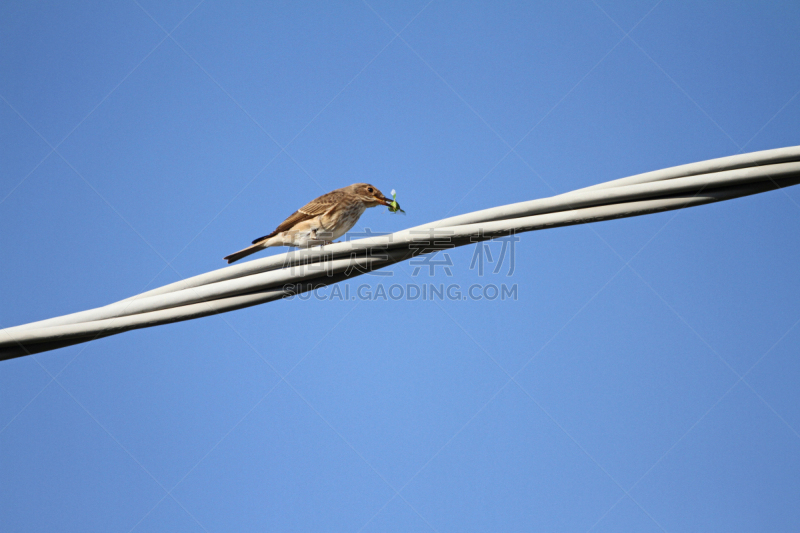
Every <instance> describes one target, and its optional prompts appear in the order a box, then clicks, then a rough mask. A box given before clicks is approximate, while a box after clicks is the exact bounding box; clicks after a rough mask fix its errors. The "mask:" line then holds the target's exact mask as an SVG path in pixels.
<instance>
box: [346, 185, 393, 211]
mask: <svg viewBox="0 0 800 533" xmlns="http://www.w3.org/2000/svg"><path fill="white" fill-rule="evenodd" d="M345 190H346V191H348V192H350V193H351V194H355V195H356V196H358V197H359V199H360V200H361V201H362V202H364V204H365V205H366V206H367V207H375V206H376V205H389V202H390V200H388V199H387V198H386V197H385V196H384V195H383V193H382V192H381V191H379V190H378V188H377V187H375V186H373V185H370V184H369V183H354V184H352V185H350V186H348V187H345Z"/></svg>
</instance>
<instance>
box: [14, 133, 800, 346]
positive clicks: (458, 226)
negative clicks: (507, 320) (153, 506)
mask: <svg viewBox="0 0 800 533" xmlns="http://www.w3.org/2000/svg"><path fill="white" fill-rule="evenodd" d="M797 183H800V146H793V147H788V148H780V149H776V150H767V151H763V152H753V153H749V154H741V155H736V156H731V157H724V158H720V159H712V160H709V161H703V162H699V163H692V164H689V165H681V166H677V167H672V168H667V169H663V170H657V171H654V172H647V173H644V174H638V175H636V176H631V177H628V178H622V179H618V180H614V181H609V182H606V183H601V184H598V185H594V186H592V187H586V188H583V189H578V190H575V191H572V192H568V193H565V194H560V195H557V196H553V197H550V198H542V199H539V200H531V201H527V202H520V203H515V204H509V205H504V206H500V207H494V208H491V209H484V210H481V211H475V212H472V213H467V214H464V215H458V216H454V217H449V218H446V219H443V220H438V221H435V222H431V223H428V224H423V225H421V226H416V227H414V228H409V229H406V230H403V231H399V232H397V233H393V234H390V235H379V236H375V237H369V238H365V239H359V240H355V241H350V242H341V243H336V244H332V245H328V246H325V247H324V248H312V249H307V250H293V251H290V252H287V253H283V254H278V255H274V256H270V257H265V258H262V259H257V260H254V261H249V262H246V263H242V264H239V265H233V266H229V267H226V268H222V269H219V270H215V271H212V272H208V273H206V274H201V275H199V276H194V277H192V278H188V279H185V280H181V281H179V282H176V283H171V284H169V285H165V286H163V287H159V288H157V289H153V290H151V291H147V292H145V293H142V294H139V295H136V296H133V297H131V298H127V299H125V300H121V301H119V302H116V303H113V304H110V305H107V306H104V307H98V308H96V309H91V310H88V311H82V312H79V313H72V314H69V315H64V316H61V317H56V318H51V319H47V320H41V321H38V322H32V323H29V324H24V325H20V326H15V327H11V328H6V329H3V330H0V360H4V359H11V358H14V357H20V356H23V355H29V354H32V353H38V352H42V351H47V350H54V349H57V348H61V347H64V346H69V345H72V344H78V343H81V342H87V341H90V340H94V339H96V338H101V337H107V336H109V335H115V334H117V333H122V332H124V331H129V330H132V329H138V328H146V327H151V326H157V325H160V324H167V323H171V322H178V321H182V320H190V319H192V318H199V317H203V316H208V315H212V314H217V313H224V312H227V311H233V310H235V309H242V308H244V307H250V306H253V305H258V304H261V303H265V302H270V301H273V300H278V299H281V298H285V297H287V296H290V295H292V294H299V293H301V292H305V291H308V290H313V289H314V288H317V287H321V286H326V285H330V284H332V283H338V282H339V281H343V280H345V279H350V278H353V277H355V276H358V275H361V274H363V273H366V272H369V271H372V270H375V269H379V268H384V267H386V266H389V265H392V264H394V263H397V262H399V261H404V260H406V259H409V258H411V257H413V256H415V255H418V254H421V253H429V252H432V251H434V250H440V249H446V248H452V247H454V246H464V245H467V244H471V243H474V242H477V241H478V240H485V239H489V238H496V237H501V236H504V235H509V234H512V233H522V232H527V231H536V230H541V229H548V228H554V227H561V226H569V225H574V224H585V223H589V222H597V221H601V220H610V219H614V218H625V217H633V216H640V215H645V214H649V213H655V212H660V211H669V210H673V209H683V208H686V207H692V206H697V205H702V204H707V203H712V202H719V201H723V200H730V199H733V198H738V197H741V196H748V195H751V194H758V193H761V192H766V191H770V190H774V189H777V188H782V187H788V186H791V185H795V184H797ZM432 237H435V238H432Z"/></svg>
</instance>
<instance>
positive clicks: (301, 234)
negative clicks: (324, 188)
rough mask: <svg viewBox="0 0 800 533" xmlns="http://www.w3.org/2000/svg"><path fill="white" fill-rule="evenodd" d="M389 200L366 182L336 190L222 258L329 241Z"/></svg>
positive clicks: (232, 258) (233, 257) (306, 246)
mask: <svg viewBox="0 0 800 533" xmlns="http://www.w3.org/2000/svg"><path fill="white" fill-rule="evenodd" d="M389 202H390V200H387V198H386V197H385V196H384V195H383V193H382V192H381V191H379V190H378V189H377V188H376V187H373V186H372V185H370V184H368V183H354V184H353V185H348V186H347V187H342V188H341V189H336V190H335V191H331V192H329V193H328V194H323V195H322V196H320V197H319V198H316V199H314V200H311V201H310V202H309V203H307V204H306V205H304V206H303V207H301V208H300V209H298V210H297V211H295V212H294V213H293V214H292V216H290V217H289V218H287V219H286V220H284V221H283V222H281V224H280V226H278V227H277V228H275V231H273V232H272V233H270V234H269V235H264V236H263V237H259V238H258V239H256V240H254V241H253V245H252V246H248V247H247V248H245V249H244V250H239V251H238V252H236V253H232V254H231V255H229V256H227V257H225V258H224V259H225V260H226V261H227V262H228V263H233V262H234V261H238V260H239V259H241V258H242V257H247V256H248V255H250V254H254V253H256V252H257V251H259V250H262V249H264V248H269V247H270V246H296V247H298V248H309V247H311V246H316V245H324V244H330V243H331V242H333V240H334V239H338V238H339V237H341V236H342V235H344V234H345V233H347V232H348V231H350V229H351V228H352V227H353V226H355V224H356V222H358V219H359V218H361V215H363V214H364V211H366V209H367V208H368V207H375V206H378V205H386V206H388V205H389Z"/></svg>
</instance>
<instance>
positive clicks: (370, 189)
mask: <svg viewBox="0 0 800 533" xmlns="http://www.w3.org/2000/svg"><path fill="white" fill-rule="evenodd" d="M367 190H368V191H369V192H375V190H374V189H373V188H372V187H368V188H367Z"/></svg>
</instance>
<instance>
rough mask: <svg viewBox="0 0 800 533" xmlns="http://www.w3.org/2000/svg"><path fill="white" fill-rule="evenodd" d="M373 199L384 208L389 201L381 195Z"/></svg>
mask: <svg viewBox="0 0 800 533" xmlns="http://www.w3.org/2000/svg"><path fill="white" fill-rule="evenodd" d="M375 198H376V199H377V200H378V203H379V204H381V205H386V206H388V205H389V199H388V198H386V197H385V196H383V195H381V196H376V197H375Z"/></svg>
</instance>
